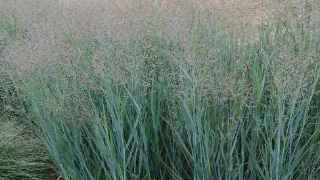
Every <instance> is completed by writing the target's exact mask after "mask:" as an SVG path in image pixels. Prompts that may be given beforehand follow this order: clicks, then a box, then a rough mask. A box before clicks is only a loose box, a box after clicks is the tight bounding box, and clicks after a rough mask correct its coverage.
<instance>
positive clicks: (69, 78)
mask: <svg viewBox="0 0 320 180" xmlns="http://www.w3.org/2000/svg"><path fill="white" fill-rule="evenodd" d="M29 3H31V4H32V3H37V4H36V5H38V6H39V7H41V8H38V9H37V13H38V15H34V13H33V12H32V13H31V11H30V12H29V11H28V9H27V10H26V11H25V14H23V13H22V14H19V17H20V18H18V19H17V22H19V24H20V25H21V24H24V25H23V26H21V28H22V29H23V32H24V33H23V34H24V36H23V38H21V39H18V40H16V42H14V43H12V44H11V45H10V46H9V45H8V46H6V49H5V50H4V51H3V52H4V53H3V57H4V58H3V64H4V66H3V67H5V68H4V69H3V73H5V74H6V75H7V76H6V77H9V80H10V82H12V84H13V87H14V89H13V90H12V91H14V92H15V94H16V95H17V96H18V97H19V98H20V99H21V101H14V102H22V103H20V104H19V103H16V104H15V106H13V105H12V106H10V107H14V108H13V111H14V112H15V113H17V114H18V115H19V116H20V117H21V118H22V119H24V120H25V121H26V122H27V123H28V124H30V126H31V127H33V128H34V130H36V131H37V133H38V134H39V136H40V137H41V139H42V140H43V142H44V143H45V145H46V147H47V149H48V151H49V152H50V154H51V156H52V157H53V158H54V160H55V163H56V165H57V167H58V169H59V170H58V171H59V173H60V175H61V176H62V177H63V178H65V179H316V178H318V177H319V175H320V171H319V167H320V166H319V165H320V155H319V153H318V152H319V140H320V136H319V130H320V128H319V125H318V122H319V118H320V117H319V111H318V110H319V97H320V96H319V91H320V89H319V87H320V83H319V82H320V80H319V77H320V64H319V62H320V61H319V39H320V35H319V30H318V29H319V23H318V22H317V21H311V20H310V21H308V22H303V21H298V20H297V19H290V18H289V17H286V21H285V22H283V21H282V19H280V20H275V19H269V20H265V21H264V22H263V24H262V22H261V23H258V24H259V25H258V26H254V25H248V24H246V25H242V26H241V23H238V22H228V21H226V20H224V18H223V17H226V15H225V14H223V13H221V12H212V11H210V7H212V6H210V3H208V2H193V1H190V2H189V1H185V2H175V1H173V2H166V1H159V2H157V1H156V2H149V1H147V2H144V3H142V2H140V1H137V2H136V3H131V2H130V1H128V2H126V1H115V2H108V1H90V2H89V1H88V2H85V1H83V2H82V1H81V3H77V2H73V1H69V2H60V3H57V2H55V1H48V2H47V3H40V2H37V1H33V2H29ZM104 3H105V4H104ZM9 4H10V3H9ZM9 4H7V6H8V7H10V6H9ZM11 5H12V4H11ZM17 6H19V4H14V5H12V7H17ZM30 6H31V5H30ZM30 6H27V7H30ZM233 10H235V9H233ZM10 11H14V12H17V11H15V10H14V9H11V10H10V8H7V13H9V12H10ZM28 12H29V13H30V14H28ZM232 12H235V11H232ZM17 13H21V12H20V11H18V12H17ZM32 15H33V16H34V17H32ZM234 15H235V13H233V14H231V15H230V16H229V17H231V18H234V19H237V18H235V16H234ZM26 17H28V18H26ZM29 17H30V18H29ZM31 17H32V18H31ZM35 19H37V20H38V21H34V20H35ZM31 22H33V23H31ZM6 98H7V99H10V97H6ZM6 98H4V99H6ZM6 102H10V101H6ZM8 105H10V103H8Z"/></svg>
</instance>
